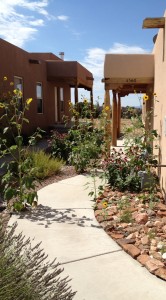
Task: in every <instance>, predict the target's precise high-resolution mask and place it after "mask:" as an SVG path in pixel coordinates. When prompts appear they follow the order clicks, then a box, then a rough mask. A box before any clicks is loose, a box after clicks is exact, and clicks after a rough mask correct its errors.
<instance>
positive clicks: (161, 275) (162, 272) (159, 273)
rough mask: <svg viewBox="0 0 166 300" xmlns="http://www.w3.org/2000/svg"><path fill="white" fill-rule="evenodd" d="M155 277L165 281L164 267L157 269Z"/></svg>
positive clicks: (165, 269)
mask: <svg viewBox="0 0 166 300" xmlns="http://www.w3.org/2000/svg"><path fill="white" fill-rule="evenodd" d="M155 275H156V276H158V277H160V278H162V279H164V280H166V267H163V268H159V269H158V270H157V271H156V272H155Z"/></svg>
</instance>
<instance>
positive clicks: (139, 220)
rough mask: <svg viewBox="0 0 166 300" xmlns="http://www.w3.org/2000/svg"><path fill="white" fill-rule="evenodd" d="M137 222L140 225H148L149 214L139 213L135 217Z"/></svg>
mask: <svg viewBox="0 0 166 300" xmlns="http://www.w3.org/2000/svg"><path fill="white" fill-rule="evenodd" d="M135 221H136V222H137V223H138V224H146V223H147V221H148V214H147V213H138V214H137V215H136V216H135Z"/></svg>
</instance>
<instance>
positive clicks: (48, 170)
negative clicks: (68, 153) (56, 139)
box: [28, 150, 64, 179]
mask: <svg viewBox="0 0 166 300" xmlns="http://www.w3.org/2000/svg"><path fill="white" fill-rule="evenodd" d="M28 155H29V156H30V157H31V159H32V165H33V168H34V176H35V177H36V178H38V179H44V178H46V177H49V176H52V175H53V174H57V173H59V172H60V171H61V168H62V166H63V165H64V162H63V161H62V160H60V159H56V158H52V157H51V155H49V154H46V153H45V152H44V151H43V150H40V151H37V152H34V151H33V152H29V153H28Z"/></svg>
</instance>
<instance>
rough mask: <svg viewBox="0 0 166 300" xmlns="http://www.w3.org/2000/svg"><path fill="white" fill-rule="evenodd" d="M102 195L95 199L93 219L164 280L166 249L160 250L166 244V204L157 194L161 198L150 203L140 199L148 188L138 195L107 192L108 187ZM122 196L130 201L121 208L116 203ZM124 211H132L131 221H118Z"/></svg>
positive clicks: (130, 212)
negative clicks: (164, 251)
mask: <svg viewBox="0 0 166 300" xmlns="http://www.w3.org/2000/svg"><path fill="white" fill-rule="evenodd" d="M145 194H146V195H145ZM144 195H145V196H146V197H144ZM104 196H105V197H104V198H102V199H104V200H99V199H100V198H98V199H97V201H98V203H97V207H98V208H97V210H96V211H95V216H96V219H97V220H98V222H100V224H101V226H102V227H103V229H104V230H105V231H106V233H107V234H108V235H109V236H110V237H111V238H112V239H114V240H115V241H116V242H117V244H118V245H119V246H120V247H122V249H123V250H124V251H125V252H126V253H128V254H129V255H131V256H132V257H133V258H134V259H137V261H138V262H139V263H140V264H141V265H142V266H145V267H146V268H147V270H149V272H151V273H152V274H155V275H156V276H158V277H160V278H162V279H164V280H166V278H165V272H166V270H165V268H166V253H163V249H165V248H164V247H166V210H165V209H166V205H165V204H163V202H161V201H163V199H162V200H161V201H160V198H159V201H160V202H158V203H157V204H156V205H154V206H153V207H149V204H148V202H145V203H142V202H141V201H142V200H140V199H144V198H146V201H148V200H147V199H148V193H147V192H146V193H142V198H140V197H139V196H140V195H139V196H138V195H137V194H131V193H129V192H125V193H124V194H123V193H122V192H117V191H112V190H111V189H110V192H109V191H108V188H107V194H106V193H105V194H104ZM160 196H161V195H160ZM121 199H122V200H123V201H125V200H126V199H127V200H128V201H129V205H128V203H127V207H124V208H123V210H122V209H121V210H120V209H119V207H118V205H119V203H120V202H119V201H120V200H121ZM102 201H105V202H107V203H108V206H107V208H105V209H104V208H103V206H102ZM123 201H122V202H123ZM100 204H101V205H100ZM122 204H123V203H122ZM124 205H125V204H124ZM99 207H100V209H99ZM126 211H127V213H129V214H131V220H130V218H129V221H130V223H127V222H126V220H125V221H123V222H122V221H121V220H122V218H121V216H122V215H123V214H125V212H126Z"/></svg>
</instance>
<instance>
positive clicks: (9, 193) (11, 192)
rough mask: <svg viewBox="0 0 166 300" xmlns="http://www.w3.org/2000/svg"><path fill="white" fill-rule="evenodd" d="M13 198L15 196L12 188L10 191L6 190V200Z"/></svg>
mask: <svg viewBox="0 0 166 300" xmlns="http://www.w3.org/2000/svg"><path fill="white" fill-rule="evenodd" d="M13 196H14V190H13V189H12V188H11V187H9V188H8V189H6V191H5V194H4V197H5V199H6V200H7V201H8V200H10V199H11V198H12V197H13Z"/></svg>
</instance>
